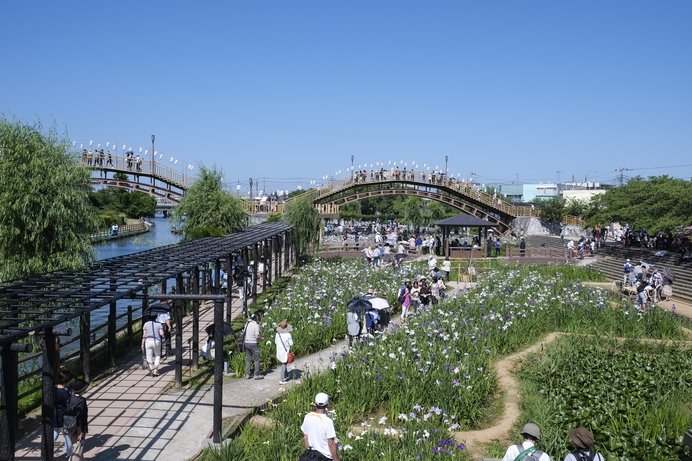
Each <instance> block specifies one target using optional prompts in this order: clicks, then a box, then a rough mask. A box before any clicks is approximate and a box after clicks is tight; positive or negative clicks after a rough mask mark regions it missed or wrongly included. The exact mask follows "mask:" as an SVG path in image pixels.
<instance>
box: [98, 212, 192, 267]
mask: <svg viewBox="0 0 692 461" xmlns="http://www.w3.org/2000/svg"><path fill="white" fill-rule="evenodd" d="M148 221H149V222H151V223H153V224H154V225H153V226H152V228H151V230H150V231H149V232H145V233H144V234H139V235H135V236H133V237H127V238H123V239H116V240H106V241H105V242H103V243H98V244H96V245H94V250H95V251H96V259H99V260H101V259H108V258H115V257H116V256H122V255H127V254H131V253H137V252H139V251H144V250H150V249H152V248H155V247H160V246H164V245H170V244H172V243H178V242H179V241H180V235H176V234H173V233H172V232H171V228H172V227H173V223H174V221H173V220H172V219H168V218H163V217H160V218H153V219H152V218H149V219H148Z"/></svg>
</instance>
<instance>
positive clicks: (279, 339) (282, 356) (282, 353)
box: [274, 320, 293, 384]
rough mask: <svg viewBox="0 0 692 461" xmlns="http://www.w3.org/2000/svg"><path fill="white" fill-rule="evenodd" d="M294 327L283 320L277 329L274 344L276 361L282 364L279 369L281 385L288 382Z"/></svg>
mask: <svg viewBox="0 0 692 461" xmlns="http://www.w3.org/2000/svg"><path fill="white" fill-rule="evenodd" d="M291 331H293V327H292V326H291V325H289V324H288V322H287V321H286V320H282V321H281V322H280V323H279V326H278V327H277V328H276V335H275V336H274V343H275V344H276V360H278V361H279V363H280V364H281V368H280V369H279V384H286V383H287V382H288V373H287V364H288V353H289V352H290V350H291V347H292V346H293V336H291Z"/></svg>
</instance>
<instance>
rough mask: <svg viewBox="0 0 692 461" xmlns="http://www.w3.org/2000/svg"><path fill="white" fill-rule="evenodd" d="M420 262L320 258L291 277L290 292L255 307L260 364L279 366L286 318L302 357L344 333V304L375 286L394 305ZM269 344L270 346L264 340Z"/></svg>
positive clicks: (235, 361) (235, 359) (241, 358)
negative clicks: (377, 264)
mask: <svg viewBox="0 0 692 461" xmlns="http://www.w3.org/2000/svg"><path fill="white" fill-rule="evenodd" d="M419 267H422V266H421V265H410V264H409V265H403V266H402V269H401V270H400V271H397V272H394V271H392V270H391V269H388V270H386V269H381V270H380V269H374V268H372V267H370V266H367V267H366V266H364V265H363V263H362V261H325V260H317V261H315V262H314V263H312V264H309V265H307V266H304V267H303V268H301V270H300V272H298V273H297V274H296V275H294V276H292V277H291V280H290V282H289V284H288V287H287V288H286V290H285V291H284V292H283V293H281V294H279V295H277V296H275V297H272V300H271V301H269V300H267V301H266V302H264V303H261V302H260V303H259V305H258V306H256V307H255V308H254V309H253V310H254V311H257V310H259V311H261V312H262V313H263V315H262V322H261V333H262V335H263V336H265V343H264V344H261V345H260V346H261V347H260V353H261V362H262V368H265V369H266V368H267V367H270V366H273V365H275V364H276V359H275V351H276V348H275V346H274V333H275V331H276V325H277V324H278V323H279V322H280V321H281V320H283V319H286V320H287V321H288V323H290V324H291V325H292V326H293V329H294V333H293V341H294V346H293V350H294V351H295V352H296V354H298V356H302V355H305V354H309V353H311V352H315V351H318V350H322V349H324V348H326V347H327V346H329V345H331V344H332V343H333V342H334V341H335V340H337V339H339V340H340V339H343V338H344V337H345V335H346V304H347V302H348V301H349V300H350V299H352V298H353V297H354V296H362V295H363V294H365V293H366V291H367V289H368V288H373V289H374V290H375V293H377V294H378V296H381V297H383V298H388V299H389V302H390V304H391V305H394V303H395V301H396V294H397V290H398V289H399V286H400V285H401V282H402V281H403V280H405V279H407V278H411V277H412V275H413V271H414V269H417V268H419ZM266 342H270V344H266ZM231 368H232V369H233V370H234V371H235V372H236V373H238V374H242V373H243V371H244V369H245V355H244V354H233V355H232V359H231Z"/></svg>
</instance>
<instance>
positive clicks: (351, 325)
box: [346, 310, 363, 347]
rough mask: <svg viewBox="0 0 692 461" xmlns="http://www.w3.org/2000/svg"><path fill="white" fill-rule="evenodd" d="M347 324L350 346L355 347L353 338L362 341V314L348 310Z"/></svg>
mask: <svg viewBox="0 0 692 461" xmlns="http://www.w3.org/2000/svg"><path fill="white" fill-rule="evenodd" d="M346 326H347V327H348V347H353V338H356V342H358V341H360V331H361V329H362V328H363V325H362V323H361V320H360V314H358V312H356V311H354V310H349V311H348V312H346Z"/></svg>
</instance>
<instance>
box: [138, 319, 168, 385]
mask: <svg viewBox="0 0 692 461" xmlns="http://www.w3.org/2000/svg"><path fill="white" fill-rule="evenodd" d="M161 338H163V327H162V326H161V324H160V323H159V322H157V321H156V317H150V318H149V321H148V322H147V323H145V324H144V326H143V327H142V351H145V352H146V354H147V364H148V366H149V375H150V376H158V375H159V364H160V363H161Z"/></svg>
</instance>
